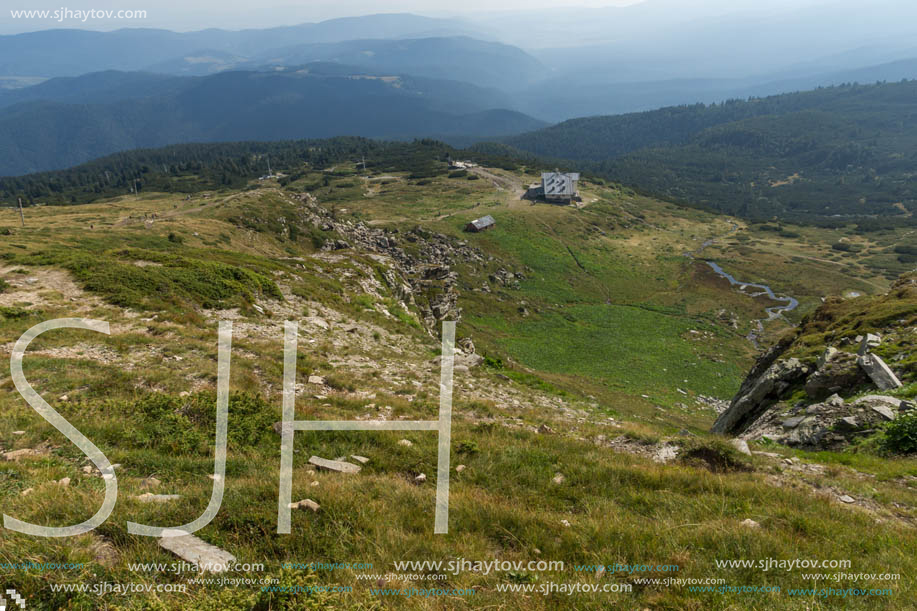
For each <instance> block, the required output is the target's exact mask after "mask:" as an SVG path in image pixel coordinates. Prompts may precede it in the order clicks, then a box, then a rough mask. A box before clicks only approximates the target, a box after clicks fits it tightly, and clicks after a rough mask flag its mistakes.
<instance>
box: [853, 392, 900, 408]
mask: <svg viewBox="0 0 917 611" xmlns="http://www.w3.org/2000/svg"><path fill="white" fill-rule="evenodd" d="M875 403H879V404H882V405H887V406H888V407H891V408H893V409H901V404H902V403H903V401H902V400H901V399H898V398H896V397H889V396H888V395H866V396H864V397H860V398H859V399H857V400H856V401H854V402H853V404H854V405H856V406H858V407H859V406H861V405H862V404H875Z"/></svg>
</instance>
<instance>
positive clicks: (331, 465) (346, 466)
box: [309, 456, 360, 473]
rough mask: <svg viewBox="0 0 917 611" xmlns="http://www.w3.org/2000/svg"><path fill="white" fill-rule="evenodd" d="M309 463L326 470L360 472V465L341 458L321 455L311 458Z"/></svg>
mask: <svg viewBox="0 0 917 611" xmlns="http://www.w3.org/2000/svg"><path fill="white" fill-rule="evenodd" d="M309 464H310V465H315V466H316V467H318V468H319V469H324V470H326V471H336V472H338V473H359V472H360V467H359V466H358V465H355V464H353V463H349V462H343V461H340V460H328V459H326V458H321V457H319V456H312V457H310V458H309Z"/></svg>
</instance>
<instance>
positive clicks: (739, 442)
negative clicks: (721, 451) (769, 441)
mask: <svg viewBox="0 0 917 611" xmlns="http://www.w3.org/2000/svg"><path fill="white" fill-rule="evenodd" d="M730 443H731V444H732V446H733V447H734V448H735V449H736V450H738V451H739V452H741V453H742V454H745V455H746V456H751V448H749V447H748V442H747V441H745V440H744V439H733V440H732V441H730Z"/></svg>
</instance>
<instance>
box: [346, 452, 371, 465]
mask: <svg viewBox="0 0 917 611" xmlns="http://www.w3.org/2000/svg"><path fill="white" fill-rule="evenodd" d="M350 457H351V458H352V459H354V460H355V461H357V462H358V463H361V464H364V465H365V464H366V463H368V462H369V459H368V458H366V457H365V456H357V455H356V454H351V455H350Z"/></svg>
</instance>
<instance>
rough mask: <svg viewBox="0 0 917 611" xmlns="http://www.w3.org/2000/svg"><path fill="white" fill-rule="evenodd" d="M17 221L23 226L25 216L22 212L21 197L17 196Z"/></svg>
mask: <svg viewBox="0 0 917 611" xmlns="http://www.w3.org/2000/svg"><path fill="white" fill-rule="evenodd" d="M19 222H20V223H22V226H23V227H25V216H24V215H23V214H22V198H21V197H20V198H19Z"/></svg>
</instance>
